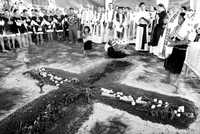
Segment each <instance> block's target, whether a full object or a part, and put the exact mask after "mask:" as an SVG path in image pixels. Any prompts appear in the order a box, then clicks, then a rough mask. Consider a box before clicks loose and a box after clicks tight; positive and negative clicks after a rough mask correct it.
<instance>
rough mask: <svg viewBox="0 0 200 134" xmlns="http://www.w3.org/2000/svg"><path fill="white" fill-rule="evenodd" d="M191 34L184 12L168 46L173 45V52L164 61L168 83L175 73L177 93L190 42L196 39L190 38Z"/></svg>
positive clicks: (174, 83)
mask: <svg viewBox="0 0 200 134" xmlns="http://www.w3.org/2000/svg"><path fill="white" fill-rule="evenodd" d="M191 34H193V33H192V32H191V28H190V27H189V26H188V24H187V23H185V13H183V12H182V13H180V15H179V18H178V25H177V26H176V27H175V29H174V32H173V34H172V35H171V37H170V38H169V39H168V41H169V45H168V46H170V47H173V51H172V54H171V55H170V56H169V57H168V58H167V59H166V60H165V62H164V68H165V70H167V71H168V75H167V83H172V81H171V76H172V74H173V75H175V80H174V82H173V85H174V86H175V87H176V93H177V92H178V89H179V81H180V80H179V76H180V74H181V72H182V68H183V65H184V61H185V57H186V51H187V47H188V44H189V42H190V41H193V40H194V39H192V38H190V37H192V36H190V35H191Z"/></svg>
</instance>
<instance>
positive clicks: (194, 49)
mask: <svg viewBox="0 0 200 134" xmlns="http://www.w3.org/2000/svg"><path fill="white" fill-rule="evenodd" d="M185 64H186V65H187V66H188V67H189V68H190V69H192V71H193V72H195V73H196V74H197V75H198V76H199V77H200V42H192V43H190V45H189V47H188V49H187V53H186V59H185Z"/></svg>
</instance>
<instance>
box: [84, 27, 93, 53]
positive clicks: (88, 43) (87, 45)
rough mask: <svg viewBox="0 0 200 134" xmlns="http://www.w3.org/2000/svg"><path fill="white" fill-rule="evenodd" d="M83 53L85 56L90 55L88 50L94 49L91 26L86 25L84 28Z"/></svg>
mask: <svg viewBox="0 0 200 134" xmlns="http://www.w3.org/2000/svg"><path fill="white" fill-rule="evenodd" d="M82 36H83V43H84V44H83V53H84V55H85V56H87V55H88V51H89V50H91V49H92V43H93V42H92V36H91V33H90V27H89V26H85V27H84V29H83V34H82Z"/></svg>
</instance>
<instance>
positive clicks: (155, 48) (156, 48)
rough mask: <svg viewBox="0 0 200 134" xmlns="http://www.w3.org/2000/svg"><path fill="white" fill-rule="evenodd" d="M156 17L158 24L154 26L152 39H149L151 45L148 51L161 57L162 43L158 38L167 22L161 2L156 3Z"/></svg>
mask: <svg viewBox="0 0 200 134" xmlns="http://www.w3.org/2000/svg"><path fill="white" fill-rule="evenodd" d="M157 17H158V24H157V25H156V26H155V29H154V31H153V35H152V39H151V41H150V46H151V47H150V51H151V53H153V54H154V55H156V56H158V57H159V58H161V59H162V49H163V43H159V40H160V39H162V38H161V37H162V36H163V34H164V30H165V28H166V24H167V23H168V22H167V18H168V15H167V12H166V9H165V7H164V5H162V4H159V5H158V13H157Z"/></svg>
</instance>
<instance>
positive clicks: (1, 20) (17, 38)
mask: <svg viewBox="0 0 200 134" xmlns="http://www.w3.org/2000/svg"><path fill="white" fill-rule="evenodd" d="M58 11H59V10H58ZM199 18H200V16H199V12H197V11H193V10H191V9H187V8H186V7H184V6H183V7H181V8H170V9H168V10H167V9H165V6H164V5H163V4H159V5H157V6H156V7H153V6H150V7H148V8H147V7H146V5H145V3H143V2H142V3H140V4H139V5H138V7H137V8H134V9H132V8H130V7H120V6H116V5H115V6H114V5H113V4H112V3H110V4H109V5H108V9H105V8H104V7H97V8H82V9H74V8H69V9H68V10H65V12H62V13H61V12H59V13H58V12H55V13H52V12H50V11H48V10H47V9H46V10H45V9H41V10H39V9H23V10H22V11H21V12H19V9H12V11H11V10H9V9H4V10H3V11H2V12H1V14H0V47H1V48H0V50H1V51H2V52H4V51H9V50H12V49H17V48H21V47H27V46H28V45H30V43H35V44H36V45H42V44H43V43H44V42H45V41H49V40H67V41H69V44H76V43H77V42H78V41H82V42H83V50H84V54H85V55H87V51H88V50H91V49H92V45H93V43H99V44H105V51H106V53H107V54H108V56H109V57H111V58H123V57H126V56H128V55H130V53H126V52H124V51H121V50H116V47H115V46H124V47H126V46H127V45H130V44H133V45H135V50H136V51H142V52H149V53H152V54H154V55H156V56H157V57H158V58H160V59H165V65H164V67H165V69H166V70H168V71H169V75H168V82H170V76H171V74H175V75H176V76H177V79H178V76H179V74H180V73H181V71H182V68H183V64H184V60H185V55H186V50H187V46H188V44H189V42H193V41H195V42H199V41H200V24H199V22H198V20H199ZM175 83H176V82H175ZM176 85H177V84H176Z"/></svg>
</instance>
